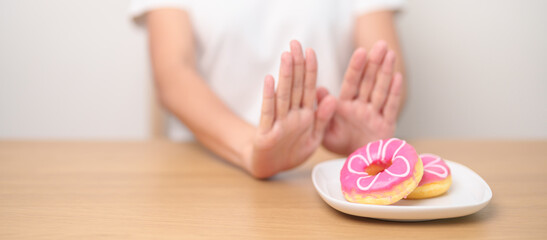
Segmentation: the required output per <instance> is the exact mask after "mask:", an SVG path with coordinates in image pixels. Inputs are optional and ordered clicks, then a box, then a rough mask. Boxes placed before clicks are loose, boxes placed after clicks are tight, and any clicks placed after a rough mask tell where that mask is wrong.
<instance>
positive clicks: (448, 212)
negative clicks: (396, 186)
mask: <svg viewBox="0 0 547 240" xmlns="http://www.w3.org/2000/svg"><path fill="white" fill-rule="evenodd" d="M344 161H345V159H335V160H330V161H326V162H322V163H319V164H317V165H315V167H314V168H313V172H312V179H313V185H314V186H315V189H316V190H317V192H318V193H319V195H321V198H323V200H325V202H327V204H329V205H330V206H331V207H333V208H334V209H336V210H338V211H341V212H344V213H347V214H351V215H355V216H361V217H369V218H378V219H384V220H392V221H425V220H433V219H442V218H454V217H461V216H466V215H469V214H472V213H475V212H477V211H479V210H481V209H482V208H484V207H485V206H486V205H487V204H488V202H490V199H492V190H491V189H490V187H489V186H488V184H487V183H486V182H485V181H484V180H483V179H482V178H481V177H480V176H479V175H478V174H476V173H475V172H473V170H471V169H469V168H468V167H466V166H464V165H461V164H459V163H455V162H451V161H446V163H447V164H448V166H449V167H450V171H451V173H452V186H450V189H449V190H448V192H446V193H445V194H443V195H441V196H438V197H435V198H430V199H423V200H401V201H399V202H396V203H394V204H392V205H369V204H360V203H352V202H348V201H346V199H345V198H344V195H343V194H342V189H341V185H340V169H342V166H343V165H344Z"/></svg>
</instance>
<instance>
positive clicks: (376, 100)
mask: <svg viewBox="0 0 547 240" xmlns="http://www.w3.org/2000/svg"><path fill="white" fill-rule="evenodd" d="M394 68H395V52H394V51H391V50H390V51H389V52H388V53H387V54H386V57H385V58H384V61H383V63H382V67H381V69H380V72H379V73H378V77H377V79H376V83H375V84H374V90H373V91H372V95H371V96H370V97H371V98H370V101H371V103H372V106H373V107H374V109H376V110H378V111H380V110H382V108H383V107H384V104H385V102H386V99H387V95H388V93H389V86H390V85H391V81H392V79H393V69H394Z"/></svg>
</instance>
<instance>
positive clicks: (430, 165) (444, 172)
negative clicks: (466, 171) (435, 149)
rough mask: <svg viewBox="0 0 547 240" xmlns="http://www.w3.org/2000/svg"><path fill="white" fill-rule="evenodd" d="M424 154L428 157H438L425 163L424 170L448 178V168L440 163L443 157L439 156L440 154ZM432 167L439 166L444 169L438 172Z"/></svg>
mask: <svg viewBox="0 0 547 240" xmlns="http://www.w3.org/2000/svg"><path fill="white" fill-rule="evenodd" d="M422 156H424V157H425V156H427V157H436V159H435V160H433V161H431V162H429V163H427V164H426V165H424V172H428V173H431V174H433V175H436V176H438V177H440V178H446V177H448V170H447V169H446V168H445V167H444V166H443V165H440V164H438V163H440V162H441V157H438V156H435V155H428V154H422ZM432 168H439V169H441V170H442V173H438V172H435V171H432V170H431V169H432Z"/></svg>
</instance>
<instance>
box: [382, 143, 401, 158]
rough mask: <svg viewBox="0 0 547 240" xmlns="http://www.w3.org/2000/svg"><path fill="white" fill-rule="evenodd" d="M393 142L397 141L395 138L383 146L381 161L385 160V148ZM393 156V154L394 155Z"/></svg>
mask: <svg viewBox="0 0 547 240" xmlns="http://www.w3.org/2000/svg"><path fill="white" fill-rule="evenodd" d="M395 140H399V139H397V138H392V139H389V140H388V141H387V142H386V145H384V150H382V161H383V160H385V159H386V150H387V146H388V145H389V144H390V143H391V142H392V141H395ZM394 155H395V154H394Z"/></svg>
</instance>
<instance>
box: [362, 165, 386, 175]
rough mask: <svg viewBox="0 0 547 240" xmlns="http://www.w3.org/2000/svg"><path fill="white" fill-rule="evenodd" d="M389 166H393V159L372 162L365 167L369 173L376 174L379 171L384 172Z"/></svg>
mask: <svg viewBox="0 0 547 240" xmlns="http://www.w3.org/2000/svg"><path fill="white" fill-rule="evenodd" d="M389 166H391V161H387V163H383V162H378V163H372V164H370V165H368V167H366V168H365V172H366V173H367V174H368V175H371V176H374V175H376V174H378V173H381V172H383V171H384V170H386V168H389Z"/></svg>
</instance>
